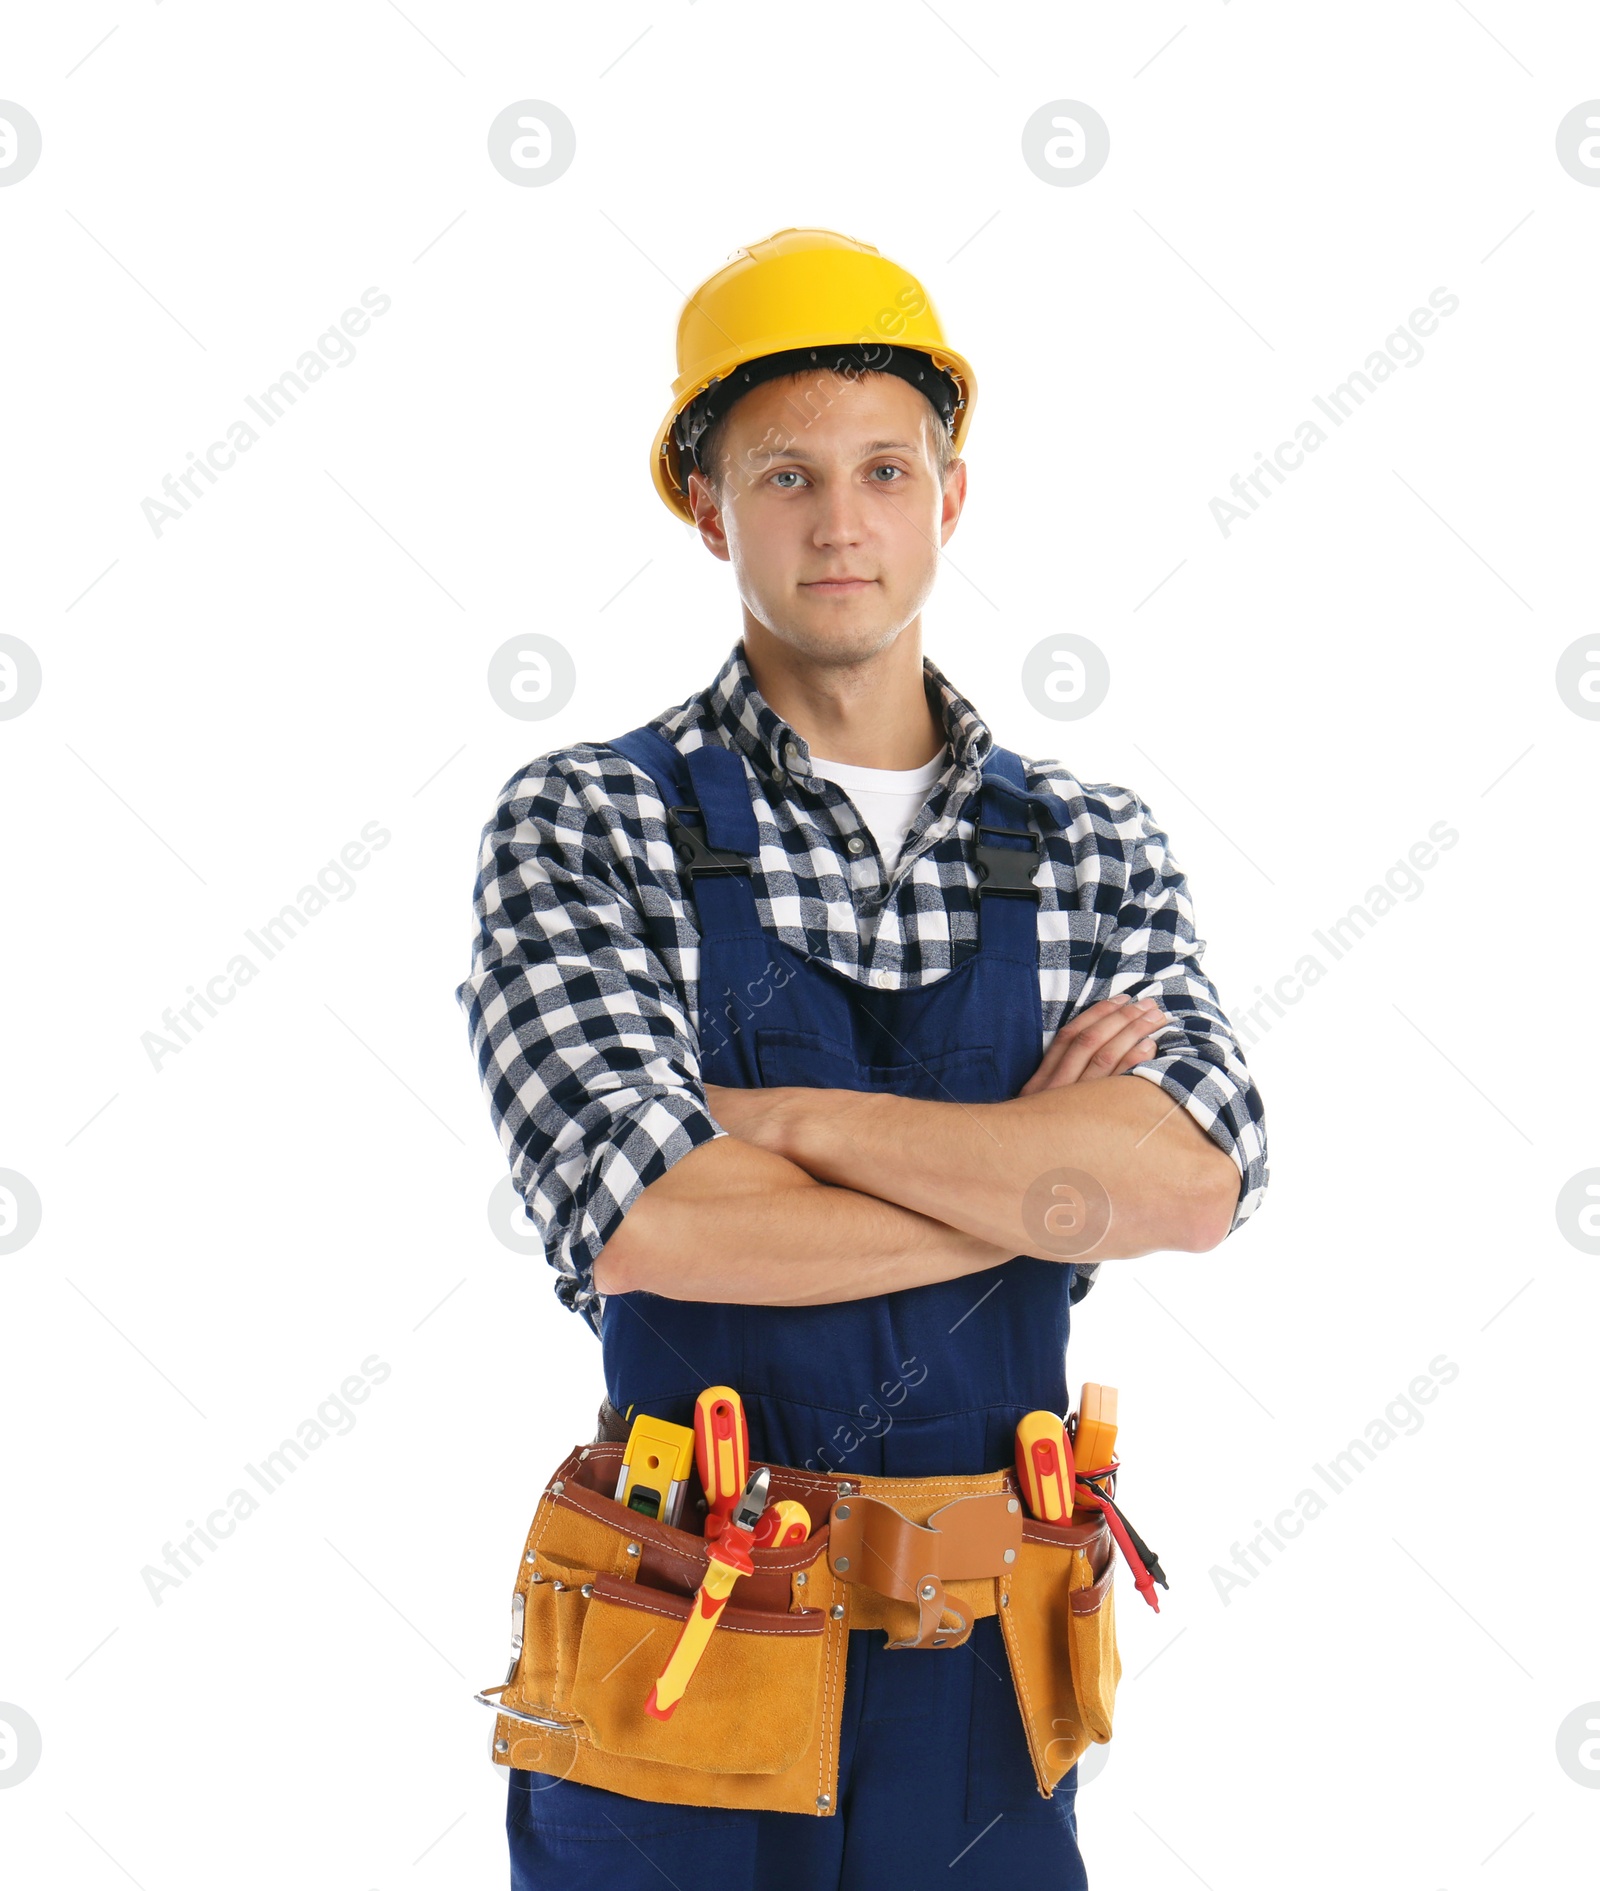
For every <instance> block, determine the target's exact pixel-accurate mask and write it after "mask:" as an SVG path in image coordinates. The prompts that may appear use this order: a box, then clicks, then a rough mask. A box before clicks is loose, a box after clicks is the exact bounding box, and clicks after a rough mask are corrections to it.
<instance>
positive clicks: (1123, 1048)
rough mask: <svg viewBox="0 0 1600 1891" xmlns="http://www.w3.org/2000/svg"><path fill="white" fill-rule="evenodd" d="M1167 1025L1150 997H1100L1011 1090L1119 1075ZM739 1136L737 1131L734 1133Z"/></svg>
mask: <svg viewBox="0 0 1600 1891" xmlns="http://www.w3.org/2000/svg"><path fill="white" fill-rule="evenodd" d="M1166 1022H1167V1014H1166V1013H1165V1012H1164V1011H1163V1010H1162V1009H1161V1006H1160V1004H1159V1002H1158V1001H1157V1000H1156V999H1154V998H1142V999H1140V1000H1139V1002H1138V1003H1137V1004H1135V1003H1133V1002H1132V1001H1131V1000H1130V999H1129V997H1128V996H1127V994H1126V993H1121V994H1119V995H1118V996H1117V997H1115V998H1101V999H1100V1000H1098V1001H1097V1002H1096V1003H1095V1004H1092V1005H1089V1006H1087V1007H1086V1008H1085V1009H1084V1010H1082V1011H1079V1012H1077V1013H1075V1014H1074V1015H1073V1016H1072V1017H1070V1018H1068V1020H1067V1021H1066V1023H1065V1024H1063V1025H1062V1027H1061V1029H1060V1030H1059V1031H1057V1032H1056V1034H1055V1036H1054V1037H1053V1038H1052V1039H1051V1040H1050V1048H1049V1050H1047V1051H1046V1052H1045V1054H1044V1057H1043V1059H1042V1060H1041V1062H1040V1065H1039V1068H1038V1069H1037V1070H1036V1071H1035V1072H1034V1073H1033V1075H1032V1076H1031V1077H1030V1078H1029V1079H1028V1081H1027V1082H1026V1083H1025V1084H1024V1085H1023V1086H1022V1088H1021V1089H1020V1090H1019V1091H1018V1092H1017V1095H1018V1096H1024V1097H1031V1096H1033V1095H1034V1094H1035V1093H1036V1092H1037V1091H1040V1090H1059V1089H1061V1088H1062V1087H1063V1086H1064V1085H1066V1084H1069V1083H1088V1082H1089V1081H1090V1080H1091V1079H1093V1078H1095V1077H1120V1076H1124V1075H1126V1073H1127V1072H1128V1071H1130V1070H1132V1068H1133V1067H1134V1065H1135V1064H1142V1063H1144V1062H1145V1060H1146V1059H1147V1058H1150V1057H1154V1056H1155V1054H1156V1040H1155V1037H1154V1036H1153V1033H1154V1032H1156V1031H1159V1030H1160V1029H1161V1027H1162V1025H1163V1024H1165V1023H1166ZM739 1133H740V1134H743V1132H742V1131H741V1132H739Z"/></svg>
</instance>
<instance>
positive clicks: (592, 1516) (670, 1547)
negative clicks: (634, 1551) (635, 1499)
mask: <svg viewBox="0 0 1600 1891" xmlns="http://www.w3.org/2000/svg"><path fill="white" fill-rule="evenodd" d="M555 1501H556V1502H559V1503H564V1504H567V1505H568V1506H569V1507H570V1508H571V1509H573V1510H577V1511H580V1512H581V1513H582V1514H583V1515H584V1516H586V1517H587V1518H588V1519H589V1521H590V1522H591V1523H598V1524H600V1525H601V1526H602V1527H603V1528H605V1529H608V1530H611V1531H612V1532H613V1533H614V1534H615V1535H617V1536H623V1535H631V1536H635V1537H637V1538H638V1539H639V1541H640V1542H641V1543H648V1544H649V1545H650V1546H651V1548H652V1549H658V1550H660V1551H661V1553H662V1554H663V1555H664V1556H671V1557H675V1558H676V1559H677V1561H678V1562H680V1563H685V1564H687V1565H688V1567H689V1568H690V1569H698V1568H699V1567H700V1562H699V1558H698V1557H695V1556H690V1555H688V1554H686V1553H685V1552H684V1551H683V1550H680V1549H679V1548H678V1547H677V1546H676V1545H675V1544H673V1543H670V1542H663V1541H662V1539H661V1538H660V1537H659V1536H657V1535H656V1533H655V1532H654V1531H653V1530H632V1531H626V1532H625V1531H623V1530H622V1529H621V1528H619V1526H618V1525H616V1524H614V1523H613V1522H612V1521H611V1519H610V1518H609V1517H604V1516H602V1515H601V1514H600V1513H599V1512H598V1511H595V1510H591V1509H590V1508H589V1506H588V1505H587V1504H585V1503H582V1502H580V1501H579V1499H578V1498H577V1497H569V1496H568V1495H567V1493H566V1492H565V1491H563V1492H562V1493H561V1496H560V1497H559V1498H558V1499H556V1500H555Z"/></svg>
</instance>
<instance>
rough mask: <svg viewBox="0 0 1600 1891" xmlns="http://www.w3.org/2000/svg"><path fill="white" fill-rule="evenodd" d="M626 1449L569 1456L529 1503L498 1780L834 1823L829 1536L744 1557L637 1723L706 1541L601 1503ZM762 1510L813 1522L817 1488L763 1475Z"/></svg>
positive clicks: (841, 1648)
mask: <svg viewBox="0 0 1600 1891" xmlns="http://www.w3.org/2000/svg"><path fill="white" fill-rule="evenodd" d="M621 1461H622V1446H621V1445H618V1444H592V1445H586V1446H583V1447H581V1448H580V1449H578V1450H575V1451H574V1452H573V1453H572V1454H571V1456H569V1457H568V1458H567V1460H566V1462H565V1463H564V1464H562V1466H561V1467H560V1469H559V1470H558V1471H557V1473H556V1475H555V1477H554V1478H553V1479H552V1480H551V1482H550V1485H549V1488H548V1489H547V1490H546V1491H545V1492H544V1495H543V1496H542V1497H541V1499H540V1501H539V1507H538V1510H537V1511H536V1512H535V1514H534V1519H533V1523H532V1525H531V1527H530V1529H529V1531H528V1538H527V1542H526V1544H525V1546H524V1549H523V1558H522V1564H521V1567H520V1569H519V1572H518V1581H517V1590H516V1595H515V1597H514V1598H513V1602H512V1658H511V1666H510V1669H509V1672H508V1674H507V1677H506V1680H505V1681H504V1682H503V1683H502V1684H501V1685H500V1686H499V1687H497V1688H487V1689H485V1690H484V1692H483V1694H482V1695H480V1697H479V1698H480V1699H482V1700H485V1701H486V1702H487V1703H488V1704H489V1705H491V1706H493V1707H495V1708H496V1709H497V1712H496V1715H495V1727H494V1735H493V1758H494V1760H495V1762H496V1763H497V1764H498V1765H503V1766H508V1767H518V1768H522V1769H525V1770H528V1771H531V1772H536V1773H545V1774H552V1775H554V1776H555V1777H557V1778H560V1779H572V1780H577V1781H579V1782H580V1783H581V1784H583V1785H586V1786H602V1787H605V1788H607V1789H609V1790H610V1791H612V1792H620V1793H625V1794H627V1795H628V1796H629V1797H630V1798H634V1799H649V1800H657V1801H663V1802H667V1803H671V1804H677V1805H697V1806H729V1807H748V1808H753V1809H757V1810H763V1811H774V1812H808V1813H811V1814H812V1815H813V1816H816V1815H826V1814H828V1813H829V1812H831V1810H832V1808H833V1804H834V1799H835V1793H836V1776H837V1771H838V1744H839V1743H838V1734H839V1717H840V1711H841V1708H842V1705H843V1698H844V1657H845V1646H846V1639H847V1636H848V1632H849V1631H848V1624H847V1622H846V1620H845V1616H844V1611H843V1610H842V1609H841V1610H839V1611H838V1612H837V1613H835V1612H834V1604H835V1601H836V1589H837V1586H838V1585H837V1584H836V1581H835V1578H834V1577H833V1575H832V1573H831V1572H830V1570H829V1568H828V1561H827V1555H826V1549H827V1539H828V1532H827V1528H826V1524H825V1522H824V1523H823V1525H822V1527H820V1528H818V1529H816V1530H814V1531H813V1533H812V1535H811V1537H810V1539H809V1540H808V1541H807V1542H805V1543H798V1544H794V1545H792V1546H791V1547H790V1548H787V1549H782V1550H756V1551H755V1552H754V1553H753V1561H754V1564H755V1569H754V1572H753V1573H752V1574H751V1575H749V1576H742V1577H741V1578H740V1579H739V1581H738V1583H737V1584H736V1585H735V1587H734V1591H733V1595H732V1597H731V1598H730V1600H729V1603H728V1606H727V1608H726V1610H725V1611H724V1613H723V1617H722V1620H721V1622H720V1623H719V1624H718V1626H717V1628H716V1630H715V1632H714V1633H713V1634H712V1637H711V1640H710V1642H709V1643H708V1644H707V1647H706V1651H705V1654H704V1656H703V1657H702V1659H701V1661H700V1665H699V1667H698V1668H697V1669H696V1671H695V1674H694V1678H693V1679H692V1680H691V1682H690V1684H689V1688H688V1691H687V1693H686V1694H685V1695H684V1697H683V1699H682V1700H681V1701H680V1702H679V1703H678V1706H677V1709H676V1711H675V1712H674V1713H673V1715H672V1718H671V1719H670V1720H664V1721H663V1720H657V1719H655V1718H653V1717H652V1716H651V1715H649V1714H647V1713H646V1712H645V1711H644V1703H645V1700H646V1698H647V1696H648V1695H649V1693H650V1688H651V1685H652V1683H653V1682H654V1681H655V1679H656V1677H657V1675H659V1673H660V1672H661V1669H662V1667H663V1666H664V1665H665V1663H666V1660H667V1657H668V1655H669V1654H670V1653H671V1652H672V1649H673V1646H674V1644H675V1643H676V1641H677V1638H678V1633H679V1631H680V1629H681V1628H682V1626H683V1623H684V1621H685V1619H686V1618H687V1616H688V1614H689V1611H690V1608H691V1605H692V1598H693V1596H694V1593H695V1591H696V1590H697V1589H698V1588H699V1586H700V1582H701V1579H702V1578H703V1576H704V1575H705V1572H706V1562H707V1559H706V1546H705V1541H704V1539H703V1538H702V1537H701V1536H699V1535H697V1534H694V1533H693V1532H690V1531H687V1530H678V1529H673V1528H671V1527H669V1526H668V1525H665V1524H661V1523H656V1522H654V1521H652V1520H651V1519H649V1518H646V1517H642V1516H639V1515H638V1514H637V1513H635V1512H633V1511H630V1510H627V1509H625V1508H624V1507H623V1506H622V1505H621V1504H619V1503H617V1502H616V1501H615V1499H614V1498H613V1497H612V1496H611V1492H612V1491H613V1490H614V1489H615V1488H616V1482H617V1472H618V1468H619V1466H620V1464H621ZM770 1468H771V1471H772V1485H771V1497H772V1499H773V1500H774V1501H776V1500H777V1499H778V1498H780V1497H795V1498H798V1499H799V1501H800V1502H802V1503H804V1504H805V1505H806V1507H807V1509H808V1510H810V1512H811V1514H812V1515H813V1517H816V1518H819V1519H825V1518H826V1516H827V1511H828V1505H827V1501H826V1497H825V1496H824V1495H823V1492H824V1491H825V1492H826V1493H827V1495H828V1496H831V1495H832V1487H831V1486H829V1485H827V1484H826V1481H825V1480H817V1479H814V1478H808V1477H807V1476H806V1475H805V1474H804V1473H800V1474H798V1475H795V1474H790V1473H786V1472H785V1470H784V1468H783V1467H782V1466H779V1465H774V1466H772V1467H770Z"/></svg>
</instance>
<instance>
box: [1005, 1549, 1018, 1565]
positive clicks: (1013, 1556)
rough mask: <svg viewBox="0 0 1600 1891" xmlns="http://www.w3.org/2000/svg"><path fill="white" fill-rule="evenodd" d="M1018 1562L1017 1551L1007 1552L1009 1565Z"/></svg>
mask: <svg viewBox="0 0 1600 1891" xmlns="http://www.w3.org/2000/svg"><path fill="white" fill-rule="evenodd" d="M1016 1560H1017V1552H1016V1551H1015V1550H1007V1551H1006V1561H1007V1562H1008V1563H1014V1562H1015V1561H1016Z"/></svg>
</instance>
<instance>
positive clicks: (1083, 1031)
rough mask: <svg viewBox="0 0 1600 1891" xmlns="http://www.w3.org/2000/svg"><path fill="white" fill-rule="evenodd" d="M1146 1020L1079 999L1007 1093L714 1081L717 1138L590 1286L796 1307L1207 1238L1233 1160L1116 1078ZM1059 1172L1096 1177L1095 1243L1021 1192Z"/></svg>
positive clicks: (1152, 1093) (1125, 1008) (1155, 1013)
mask: <svg viewBox="0 0 1600 1891" xmlns="http://www.w3.org/2000/svg"><path fill="white" fill-rule="evenodd" d="M1160 1016H1161V1014H1160V1011H1159V1008H1158V1007H1155V1006H1154V1001H1146V1004H1145V1005H1142V1006H1141V1005H1133V1004H1129V1003H1127V1002H1126V1001H1124V1000H1122V999H1119V998H1109V999H1102V1000H1101V1001H1100V1002H1098V1003H1097V1004H1093V1005H1090V1006H1089V1007H1087V1009H1085V1010H1084V1011H1082V1012H1081V1013H1079V1014H1078V1015H1077V1016H1075V1017H1073V1018H1071V1019H1069V1020H1068V1021H1067V1022H1066V1023H1065V1024H1064V1025H1063V1026H1062V1027H1061V1029H1060V1030H1059V1031H1058V1032H1057V1033H1056V1036H1055V1038H1054V1039H1053V1041H1052V1042H1051V1045H1050V1048H1049V1049H1048V1050H1047V1051H1046V1053H1045V1056H1044V1059H1043V1061H1042V1062H1041V1063H1040V1065H1039V1068H1038V1070H1037V1071H1036V1072H1035V1073H1034V1075H1033V1076H1032V1077H1030V1078H1029V1080H1028V1082H1027V1083H1026V1084H1024V1085H1023V1087H1022V1091H1021V1093H1020V1094H1019V1095H1018V1096H1016V1097H1014V1098H1012V1099H1011V1100H1010V1101H1008V1102H1004V1103H982V1104H961V1103H934V1102H926V1101H923V1100H921V1099H919V1098H911V1097H900V1096H893V1095H883V1094H880V1093H877V1092H868V1091H857V1090H819V1089H807V1088H799V1087H784V1088H772V1089H752V1090H740V1089H730V1088H726V1087H724V1086H721V1085H716V1084H712V1085H708V1086H707V1089H706V1098H707V1102H708V1104H709V1105H710V1108H711V1112H712V1115H713V1116H714V1117H715V1118H716V1120H717V1122H718V1123H719V1124H720V1125H721V1126H722V1128H724V1129H725V1130H727V1131H728V1132H729V1133H728V1134H727V1135H726V1136H722V1137H719V1138H717V1140H716V1141H714V1142H710V1143H705V1144H702V1145H701V1146H700V1147H699V1148H697V1149H695V1150H693V1151H691V1152H690V1153H689V1154H688V1155H687V1156H685V1157H684V1158H683V1159H682V1160H681V1161H679V1162H677V1163H675V1164H674V1165H673V1166H672V1167H671V1168H670V1169H668V1170H667V1172H666V1173H665V1174H664V1175H663V1176H661V1177H660V1178H659V1179H658V1180H656V1181H654V1182H652V1183H651V1184H650V1185H649V1187H647V1188H646V1189H644V1190H643V1191H642V1192H641V1193H640V1195H639V1196H638V1198H637V1199H636V1200H635V1201H634V1203H633V1205H632V1206H631V1207H630V1209H629V1210H628V1213H627V1214H626V1215H625V1216H624V1217H623V1220H622V1222H621V1224H620V1226H619V1227H618V1229H617V1231H616V1232H615V1233H614V1234H613V1235H612V1237H611V1239H610V1240H609V1241H608V1242H607V1244H606V1246H605V1248H604V1249H603V1250H602V1252H601V1254H600V1256H599V1259H598V1260H597V1261H596V1263H595V1270H594V1281H595V1286H596V1288H597V1289H598V1290H599V1291H600V1292H601V1293H603V1294H614V1293H631V1292H634V1291H637V1290H645V1291H648V1292H651V1293H658V1294H661V1295H663V1296H665V1297H667V1298H669V1299H674V1300H713V1301H732V1302H738V1303H742V1304H745V1305H760V1304H766V1305H776V1306H805V1305H810V1304H814V1303H817V1302H822V1301H839V1300H859V1299H864V1298H866V1297H867V1296H869V1295H873V1294H881V1293H893V1292H895V1291H897V1290H898V1289H900V1288H903V1287H916V1286H921V1285H924V1284H926V1283H927V1282H930V1281H940V1280H954V1279H956V1278H958V1277H960V1276H962V1275H965V1274H975V1273H981V1272H982V1271H983V1270H985V1269H986V1268H990V1267H996V1266H998V1265H999V1264H1000V1263H1001V1262H1003V1261H1006V1260H1009V1259H1010V1258H1011V1256H1012V1255H1014V1254H1036V1255H1038V1256H1039V1257H1040V1258H1041V1259H1044V1260H1063V1259H1082V1260H1093V1261H1104V1260H1115V1259H1126V1258H1132V1257H1134V1256H1136V1255H1140V1254H1149V1253H1151V1252H1153V1251H1155V1250H1157V1249H1177V1250H1180V1251H1188V1252H1201V1251H1203V1250H1205V1249H1208V1248H1213V1247H1215V1246H1217V1245H1218V1244H1219V1243H1220V1242H1221V1241H1222V1239H1223V1238H1224V1236H1225V1235H1226V1234H1227V1232H1228V1229H1229V1227H1230V1226H1231V1225H1232V1219H1233V1213H1234V1208H1235V1205H1236V1203H1237V1200H1238V1195H1239V1170H1238V1169H1237V1168H1236V1166H1235V1165H1234V1162H1233V1159H1232V1158H1231V1157H1230V1156H1229V1155H1227V1154H1226V1152H1225V1151H1223V1150H1222V1149H1220V1148H1218V1146H1217V1145H1216V1144H1215V1143H1213V1142H1212V1141H1211V1139H1210V1138H1209V1137H1208V1136H1207V1135H1206V1134H1205V1132H1204V1130H1202V1129H1201V1128H1200V1126H1199V1125H1198V1124H1197V1123H1196V1122H1195V1121H1194V1119H1193V1118H1192V1117H1191V1116H1189V1115H1188V1113H1187V1112H1186V1111H1185V1110H1183V1109H1182V1108H1181V1107H1180V1106H1179V1105H1178V1104H1176V1103H1174V1102H1173V1100H1172V1099H1171V1098H1170V1097H1169V1096H1168V1095H1167V1094H1166V1092H1165V1091H1164V1090H1162V1089H1160V1088H1159V1087H1158V1086H1157V1085H1155V1084H1153V1083H1150V1082H1148V1081H1147V1080H1146V1079H1144V1078H1142V1077H1130V1076H1128V1075H1127V1074H1126V1073H1127V1072H1128V1071H1129V1070H1130V1069H1131V1068H1132V1067H1133V1065H1135V1064H1138V1063H1140V1062H1141V1061H1143V1060H1144V1059H1145V1058H1147V1057H1148V1056H1149V1055H1150V1054H1151V1052H1150V1048H1149V1046H1150V1034H1151V1033H1152V1032H1153V1031H1154V1030H1156V1029H1157V1028H1158V1024H1159V1020H1160ZM1063 1168H1070V1169H1071V1170H1073V1171H1075V1172H1077V1173H1078V1174H1079V1175H1080V1176H1087V1177H1089V1178H1092V1185H1093V1186H1092V1188H1091V1189H1090V1190H1089V1191H1087V1192H1088V1193H1089V1194H1090V1195H1091V1196H1092V1197H1093V1199H1092V1201H1091V1203H1090V1212H1091V1225H1090V1227H1089V1229H1088V1231H1087V1236H1088V1238H1092V1237H1093V1236H1095V1235H1096V1234H1097V1233H1098V1238H1097V1239H1094V1240H1093V1245H1092V1247H1084V1246H1081V1245H1079V1244H1078V1242H1081V1240H1082V1239H1084V1238H1086V1237H1085V1236H1084V1235H1083V1234H1082V1233H1081V1232H1080V1234H1079V1237H1078V1242H1075V1241H1073V1240H1071V1239H1067V1240H1065V1241H1063V1240H1061V1239H1056V1238H1052V1235H1051V1233H1050V1227H1051V1224H1050V1223H1049V1222H1048V1221H1045V1220H1044V1219H1042V1217H1041V1215H1040V1213H1039V1207H1038V1191H1037V1189H1036V1188H1035V1187H1034V1185H1036V1184H1038V1183H1040V1180H1041V1178H1044V1177H1047V1176H1048V1175H1049V1174H1050V1173H1051V1172H1052V1171H1057V1170H1061V1169H1063ZM1045 1186H1046V1190H1048V1184H1046V1185H1045ZM1030 1189H1033V1191H1034V1192H1033V1194H1032V1195H1030ZM1074 1204H1075V1206H1076V1205H1077V1198H1074ZM1096 1207H1098V1211H1099V1212H1098V1216H1097V1217H1096V1216H1095V1212H1094V1211H1095V1208H1096ZM1102 1221H1104V1222H1106V1225H1105V1227H1104V1232H1103V1233H1099V1232H1098V1230H1099V1227H1100V1223H1101V1222H1102ZM1064 1249H1071V1250H1072V1251H1071V1252H1064V1251H1063V1250H1064Z"/></svg>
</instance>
